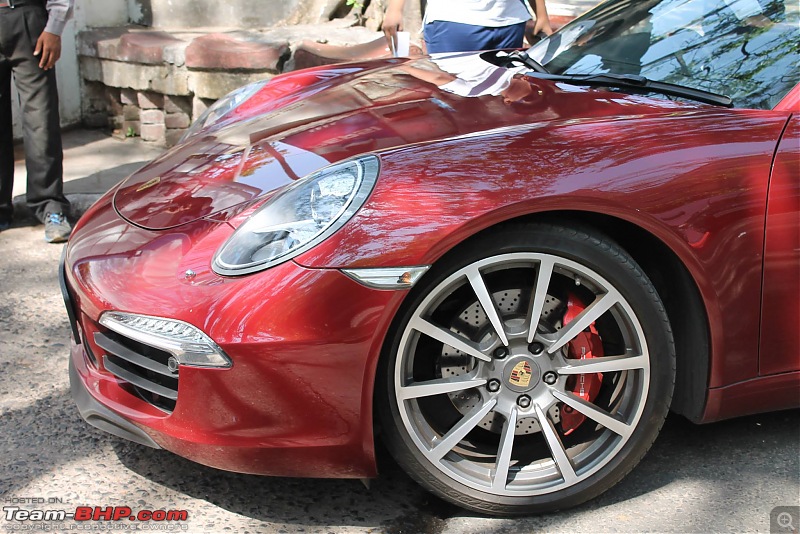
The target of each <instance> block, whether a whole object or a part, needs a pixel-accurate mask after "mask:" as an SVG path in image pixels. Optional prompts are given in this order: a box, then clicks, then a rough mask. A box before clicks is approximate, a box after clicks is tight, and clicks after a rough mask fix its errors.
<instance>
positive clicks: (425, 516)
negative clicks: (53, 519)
mask: <svg viewBox="0 0 800 534" xmlns="http://www.w3.org/2000/svg"><path fill="white" fill-rule="evenodd" d="M798 429H800V411H787V412H778V413H772V414H762V415H756V416H750V417H744V418H739V419H734V420H730V421H724V422H720V423H714V424H710V425H694V424H692V423H690V422H689V421H687V420H686V419H684V418H683V417H680V416H676V415H670V416H669V417H668V418H667V421H666V423H665V425H664V428H663V429H662V432H661V435H660V436H659V438H658V439H657V440H656V443H655V444H654V446H653V447H652V449H651V450H650V452H649V453H648V454H647V455H646V456H645V458H644V460H643V461H642V462H641V464H640V465H639V466H637V467H636V468H635V469H634V470H633V472H632V473H631V474H630V475H628V476H627V477H626V478H625V479H623V480H622V481H621V482H620V483H619V484H617V485H616V486H615V487H613V488H612V489H610V490H609V491H607V492H606V493H605V494H603V495H601V496H600V497H598V498H596V499H594V500H592V501H589V502H588V503H585V504H583V505H581V506H578V507H576V508H573V509H570V510H565V511H563V512H557V513H554V514H545V515H541V516H533V517H529V518H519V519H516V520H515V528H516V527H520V528H523V527H524V528H525V529H529V531H537V530H540V529H545V530H547V529H548V528H552V527H554V526H558V525H561V526H562V527H563V526H568V525H569V518H570V516H572V515H573V514H575V513H581V512H590V511H591V510H594V509H599V508H604V507H613V506H614V505H616V504H619V503H623V502H625V501H628V500H631V499H635V498H637V497H639V496H641V495H644V494H648V493H650V492H656V491H658V490H659V489H660V488H662V487H664V486H668V485H670V484H672V483H673V482H675V481H680V480H682V479H693V478H697V477H706V478H708V479H709V480H712V481H713V480H715V479H716V478H718V477H719V476H720V475H719V474H720V473H721V472H725V473H729V472H730V470H731V462H732V461H735V462H741V465H736V466H735V472H736V473H738V474H737V476H739V477H741V480H740V481H738V482H741V483H745V484H746V483H747V481H748V480H749V478H750V476H751V474H752V472H751V470H761V471H763V468H762V467H761V466H760V463H759V462H753V461H752V451H753V450H756V449H758V448H759V447H760V448H761V450H762V451H764V453H763V454H767V455H769V454H770V453H769V452H768V450H769V449H767V450H764V443H765V442H766V441H768V442H769V443H771V444H778V445H779V446H780V445H782V444H783V445H785V443H787V442H790V441H787V440H794V441H796V439H797V432H798ZM765 440H766V441H765ZM114 449H115V451H116V453H117V456H118V457H119V459H120V461H121V462H122V464H123V465H125V466H126V467H127V468H129V469H131V470H132V471H134V472H136V473H138V474H140V475H141V476H143V477H146V478H148V479H151V480H153V481H154V482H157V483H158V484H162V485H164V486H166V487H168V488H171V489H173V490H175V491H178V492H181V493H185V494H187V495H189V496H192V497H194V498H197V499H203V500H206V501H207V502H208V503H209V504H212V505H214V506H218V507H220V508H223V509H225V510H228V511H230V512H233V513H236V514H240V515H243V516H246V517H249V518H252V519H255V520H261V521H268V522H282V523H288V524H294V523H302V524H303V525H304V526H306V527H320V528H322V527H325V526H329V525H348V526H352V527H365V526H381V527H382V528H383V530H382V531H385V532H390V533H397V534H399V533H401V532H419V533H435V532H441V530H442V529H443V528H444V526H445V524H446V521H447V520H448V519H450V518H453V517H480V515H479V514H473V513H470V512H467V511H465V510H462V509H460V508H458V507H456V506H454V505H451V504H450V503H447V502H445V501H442V500H440V499H438V498H437V497H434V496H433V495H431V494H429V493H428V492H426V491H425V490H423V489H422V488H421V487H420V486H419V485H417V484H416V483H415V482H414V481H413V480H412V479H411V478H410V477H408V476H407V475H406V474H405V473H404V472H403V471H402V470H401V469H400V467H398V466H397V464H395V463H394V461H393V460H392V459H391V458H390V457H389V455H388V453H387V452H386V450H385V449H384V448H383V447H382V446H380V445H379V446H378V451H377V452H378V459H379V462H378V463H379V471H380V476H379V478H378V479H376V480H373V481H372V483H371V488H370V489H369V490H367V489H366V488H365V487H363V486H362V485H361V484H360V483H359V482H358V481H354V480H326V479H285V478H272V477H260V476H251V475H241V474H235V473H228V472H224V471H219V470H216V469H212V468H208V467H204V466H201V465H199V464H195V463H193V462H191V461H188V460H185V459H183V458H180V457H178V456H175V455H173V454H171V453H169V452H166V451H153V450H152V449H148V448H146V447H141V446H138V445H134V444H128V443H125V442H122V441H118V442H116V443H115V444H114ZM795 470H796V467H795ZM786 476H792V474H791V473H788V474H787V475H786ZM733 482H734V483H736V482H737V481H736V480H734V481H733ZM718 490H719V491H724V489H723V488H721V487H720V488H718ZM720 498H723V496H721V495H720ZM497 526H498V528H500V527H501V525H497ZM490 530H491V529H490ZM500 530H502V528H500Z"/></svg>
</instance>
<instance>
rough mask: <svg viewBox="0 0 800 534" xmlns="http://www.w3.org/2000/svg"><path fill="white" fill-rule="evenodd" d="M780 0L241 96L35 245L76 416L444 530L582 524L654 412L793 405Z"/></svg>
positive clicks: (792, 220)
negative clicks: (554, 521)
mask: <svg viewBox="0 0 800 534" xmlns="http://www.w3.org/2000/svg"><path fill="white" fill-rule="evenodd" d="M799 11H800V8H798V5H797V2H788V1H786V2H784V1H774V0H649V1H642V0H637V1H633V0H612V1H608V2H605V3H603V4H602V5H600V6H598V7H597V8H595V9H594V10H592V11H590V12H588V13H587V14H586V15H584V16H583V17H581V18H579V19H577V20H575V21H574V22H573V23H571V24H569V25H568V26H566V27H565V28H563V29H562V30H561V31H559V32H558V33H556V34H555V35H553V36H551V37H549V38H547V39H545V40H543V41H541V42H539V43H537V44H536V45H535V46H533V47H532V48H531V49H529V50H527V51H524V52H523V51H511V52H508V51H506V52H502V51H501V52H497V51H495V52H482V53H480V52H476V53H469V54H450V55H443V56H439V57H431V58H421V59H408V58H395V59H389V60H384V61H378V62H369V63H356V64H346V65H336V66H326V67H320V68H316V69H311V70H305V71H299V72H294V73H290V74H285V75H282V76H278V77H276V78H274V79H272V80H271V81H270V82H269V83H261V84H255V85H251V86H247V87H245V88H243V89H241V90H239V91H237V92H236V93H234V94H232V95H229V96H228V97H226V98H225V99H223V100H221V101H219V102H218V103H217V104H216V105H215V106H213V107H212V108H211V109H210V110H209V111H208V113H207V114H206V115H205V116H204V117H203V118H202V119H201V120H199V121H198V122H197V124H196V125H195V126H194V127H193V128H192V129H191V130H190V132H188V134H187V137H186V139H185V140H184V141H183V142H182V143H181V144H180V145H179V146H177V147H176V148H174V149H172V150H171V151H169V152H168V153H167V154H165V155H164V156H162V157H161V158H159V159H158V160H156V161H154V162H152V163H151V164H149V165H148V166H146V167H145V168H143V169H142V170H141V171H139V172H137V173H136V174H134V175H133V176H131V177H130V178H128V179H127V180H125V181H124V182H122V183H121V184H119V185H118V186H116V187H115V188H113V190H111V191H109V193H108V194H107V195H105V196H104V197H103V198H102V199H101V200H100V201H99V202H98V203H97V204H96V205H95V206H93V207H92V208H91V209H90V210H89V212H88V213H87V214H86V215H85V216H84V217H83V218H82V219H81V221H80V222H79V223H78V225H77V226H76V228H75V231H74V233H73V235H72V238H71V240H70V243H69V245H68V247H67V248H66V252H65V258H64V266H63V268H62V270H61V273H62V286H63V289H64V297H65V300H66V302H67V307H68V310H69V312H70V318H71V322H72V326H73V336H74V340H73V341H74V344H73V345H72V353H71V359H70V378H71V382H72V393H73V396H74V398H75V400H76V402H77V404H78V407H79V409H80V411H81V414H82V415H83V417H84V418H85V419H86V420H87V421H88V422H89V423H91V424H93V425H94V426H97V427H99V428H102V429H104V430H107V431H109V432H111V433H112V434H116V435H117V436H122V437H125V438H128V439H131V440H133V441H136V442H139V443H143V444H146V445H150V446H152V447H161V448H164V449H168V450H170V451H173V452H174V453H176V454H179V455H181V456H185V457H187V458H190V459H192V460H194V461H197V462H200V463H203V464H206V465H209V466H214V467H218V468H221V469H226V470H231V471H238V472H242V473H258V474H266V475H283V476H303V477H358V478H366V477H374V476H376V475H377V472H376V465H375V448H374V439H375V435H376V428H378V427H379V428H380V429H381V432H382V437H383V439H384V440H385V442H386V446H387V447H388V449H389V450H390V452H391V453H392V454H393V456H394V457H395V458H396V460H397V461H398V462H399V463H400V464H401V465H402V466H403V467H404V468H405V469H406V470H407V471H408V473H409V474H410V475H411V476H412V477H414V478H415V479H416V480H418V481H419V483H420V484H422V485H423V486H425V487H426V488H427V489H429V490H430V491H432V492H434V493H435V494H437V495H439V496H440V497H442V498H444V499H447V500H450V501H452V502H455V503H457V504H459V505H461V506H464V507H466V508H469V509H472V510H477V511H481V512H486V513H495V514H518V513H531V512H537V511H546V510H553V509H557V508H562V507H566V506H572V505H575V504H577V503H580V502H583V501H585V500H587V499H589V498H591V497H593V496H596V495H598V494H599V493H601V492H603V491H605V490H606V489H608V488H610V487H611V486H612V485H614V484H615V483H616V482H617V481H619V480H620V479H621V478H622V477H623V476H624V475H625V474H626V473H628V472H629V471H630V470H631V469H632V468H633V467H634V465H635V464H636V463H637V462H638V461H639V460H640V459H641V458H642V456H643V455H644V454H645V452H646V451H647V450H648V448H649V447H650V445H651V444H652V443H653V441H654V440H655V439H656V435H657V434H658V431H659V429H660V428H661V425H662V423H663V422H664V418H665V416H666V414H667V411H668V410H670V409H671V410H673V411H674V412H677V413H679V414H682V415H684V416H685V417H687V418H689V419H691V420H692V421H695V422H698V423H702V422H709V421H716V420H719V419H723V418H727V417H734V416H739V415H744V414H750V413H756V412H761V411H766V410H779V409H785V408H791V407H796V406H798V405H800V357H798V354H799V353H798V349H797V348H798V346H800V334H799V333H798V332H800V311H798V302H799V301H800V215H799V214H798V211H799V210H798V206H799V205H800V154H799V153H800V117H798V113H799V112H800V86H796V84H797V82H798V79H799V75H798V64H800V57H799V54H798V42H800V30H798V28H800V12H799Z"/></svg>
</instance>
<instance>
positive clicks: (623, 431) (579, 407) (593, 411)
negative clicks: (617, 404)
mask: <svg viewBox="0 0 800 534" xmlns="http://www.w3.org/2000/svg"><path fill="white" fill-rule="evenodd" d="M552 393H553V396H554V397H555V398H557V399H558V400H560V401H561V402H563V403H564V404H566V405H567V406H571V407H572V408H573V409H575V410H576V411H578V412H580V413H582V414H583V415H585V416H586V417H588V418H589V419H591V420H592V421H595V422H597V423H600V424H601V425H603V426H604V427H606V428H607V429H609V430H611V431H612V432H614V433H615V434H618V435H620V436H622V437H623V438H626V437H628V436H630V434H631V432H633V427H632V426H631V425H628V424H626V423H623V422H622V421H620V420H619V419H617V418H616V417H614V416H612V415H611V414H609V413H608V412H605V411H603V410H601V409H600V408H598V407H596V406H595V405H593V404H592V403H590V402H589V401H586V400H584V399H582V398H580V397H578V396H577V395H573V394H572V393H562V392H560V391H552Z"/></svg>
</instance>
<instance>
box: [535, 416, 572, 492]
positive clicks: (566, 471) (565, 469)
mask: <svg viewBox="0 0 800 534" xmlns="http://www.w3.org/2000/svg"><path fill="white" fill-rule="evenodd" d="M534 407H535V409H536V418H537V419H538V420H539V426H540V427H542V434H543V435H544V439H545V440H546V441H547V446H548V447H549V448H550V452H551V453H552V455H553V461H554V462H555V464H556V466H557V467H558V470H559V471H560V472H561V476H562V477H563V479H564V482H565V483H566V484H573V483H575V482H576V481H577V480H578V475H576V474H575V468H574V467H573V466H572V462H571V461H570V459H569V456H567V451H566V449H564V444H563V443H561V438H559V437H558V432H556V429H555V427H554V426H553V423H551V422H550V418H548V417H547V414H545V413H544V411H542V409H541V408H540V407H539V405H535V406H534Z"/></svg>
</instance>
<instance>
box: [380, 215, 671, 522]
mask: <svg viewBox="0 0 800 534" xmlns="http://www.w3.org/2000/svg"><path fill="white" fill-rule="evenodd" d="M674 377H675V350H674V343H673V339H672V334H671V331H670V327H669V320H668V318H667V315H666V312H665V311H664V307H663V304H662V303H661V300H660V298H659V296H658V294H657V293H656V291H655V288H654V287H653V285H652V284H651V282H650V281H649V279H648V278H647V276H646V275H645V274H644V273H643V272H642V270H641V269H640V268H639V267H638V265H637V264H636V263H635V262H634V260H633V259H632V258H631V257H630V256H629V255H627V254H626V253H625V252H624V251H623V250H621V249H620V248H619V247H618V246H617V245H616V244H614V243H613V242H612V241H610V240H609V239H607V238H605V237H603V236H602V235H600V234H593V233H592V232H590V231H585V230H575V229H570V228H567V227H561V226H551V225H514V226H507V227H504V228H503V229H501V230H497V231H494V232H492V233H490V234H487V235H484V236H482V237H480V238H478V239H476V240H473V241H471V242H469V243H468V244H466V245H465V246H464V247H461V248H460V249H459V250H458V251H457V252H456V253H455V254H451V255H450V256H448V257H447V258H445V259H444V260H442V261H441V262H439V264H437V265H435V266H434V267H433V268H432V269H431V271H430V272H429V273H428V274H427V275H426V276H425V278H424V279H423V280H422V281H421V282H420V284H419V285H418V286H417V287H415V288H414V290H413V292H412V294H410V295H409V296H408V299H407V300H406V303H405V305H404V307H403V309H402V310H401V312H400V314H399V315H398V317H397V319H396V321H395V324H394V327H393V331H392V334H391V335H390V338H389V339H388V340H387V346H386V350H385V352H384V355H383V358H382V360H381V365H380V368H379V375H378V378H377V381H378V384H377V397H376V400H377V403H378V405H377V409H378V413H379V417H380V420H381V423H382V425H383V427H384V432H385V433H384V436H385V441H386V445H387V448H388V449H389V450H390V452H391V453H392V455H393V456H394V458H395V459H396V460H397V461H398V463H399V464H400V465H401V466H402V467H403V468H404V469H405V470H406V471H407V472H408V473H409V474H410V475H411V476H412V477H413V478H415V479H416V480H417V481H418V482H420V483H421V484H422V485H423V486H425V487H426V488H427V489H429V490H430V491H432V492H433V493H435V494H437V495H439V496H440V497H442V498H444V499H446V500H449V501H451V502H454V503H456V504H458V505H460V506H463V507H465V508H468V509H471V510H475V511H479V512H483V513H490V514H524V513H532V512H541V511H550V510H556V509H559V508H564V507H568V506H574V505H576V504H579V503H581V502H583V501H585V500H587V499H590V498H592V497H594V496H596V495H598V494H600V493H602V492H603V491H605V490H606V489H608V488H609V487H611V486H612V485H613V484H615V483H616V482H617V481H619V480H620V479H621V478H622V477H623V476H624V475H625V474H627V473H628V472H629V471H630V470H631V469H632V468H633V467H634V466H635V465H636V464H637V463H638V462H639V460H640V459H641V458H642V456H643V455H644V453H645V452H646V451H647V450H648V449H649V447H650V445H651V444H652V443H653V441H654V440H655V438H656V435H657V434H658V431H659V430H660V428H661V425H662V424H663V422H664V418H665V416H666V413H667V410H668V407H669V403H670V400H671V396H672V389H673V385H674Z"/></svg>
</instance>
